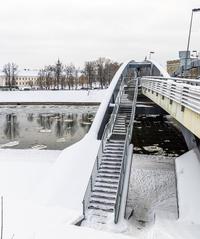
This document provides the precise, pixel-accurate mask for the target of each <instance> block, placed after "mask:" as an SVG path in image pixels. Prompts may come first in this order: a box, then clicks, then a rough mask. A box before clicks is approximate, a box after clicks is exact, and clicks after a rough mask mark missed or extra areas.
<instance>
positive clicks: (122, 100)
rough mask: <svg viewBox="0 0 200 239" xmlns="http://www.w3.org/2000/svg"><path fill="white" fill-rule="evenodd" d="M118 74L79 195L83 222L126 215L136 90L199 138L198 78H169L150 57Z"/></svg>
mask: <svg viewBox="0 0 200 239" xmlns="http://www.w3.org/2000/svg"><path fill="white" fill-rule="evenodd" d="M119 72H120V74H119V75H118V73H117V75H118V79H114V80H115V81H116V82H115V87H114V88H113V91H112V94H111V97H110V100H109V103H108V105H107V109H106V111H105V115H104V118H103V120H102V124H101V127H100V130H99V132H98V139H100V140H101V144H100V147H99V151H98V154H97V156H96V160H95V163H94V167H93V170H92V173H91V176H90V179H89V182H88V186H87V189H86V192H85V196H84V199H83V215H84V222H83V223H82V225H87V223H91V221H92V222H93V223H94V222H95V223H97V224H98V223H103V224H105V223H106V220H107V218H109V220H110V217H113V221H114V222H115V223H117V222H118V220H119V218H120V215H121V217H123V216H124V214H125V206H126V196H127V190H128V186H127V185H128V183H129V182H128V180H129V174H130V165H131V158H132V147H131V137H132V132H133V125H134V116H135V112H136V108H137V95H138V90H139V89H141V91H142V94H143V95H145V96H147V97H148V98H149V99H151V100H152V101H153V102H155V103H156V104H157V105H159V106H160V107H162V108H163V110H164V111H166V112H167V113H169V114H170V115H171V116H173V117H174V118H175V119H176V120H177V121H178V122H180V123H181V124H182V125H183V126H184V127H185V128H186V129H187V130H189V131H190V132H191V133H192V134H194V135H195V136H196V137H197V138H200V127H199V125H200V81H199V80H189V79H180V78H171V77H170V76H169V75H168V74H167V72H165V70H164V69H163V68H161V67H160V66H159V65H158V64H156V63H155V62H152V61H145V62H134V61H131V62H129V63H128V64H126V65H123V66H122V68H121V69H120V70H119ZM111 87H112V85H111ZM103 129H104V130H103ZM122 198H123V199H122Z"/></svg>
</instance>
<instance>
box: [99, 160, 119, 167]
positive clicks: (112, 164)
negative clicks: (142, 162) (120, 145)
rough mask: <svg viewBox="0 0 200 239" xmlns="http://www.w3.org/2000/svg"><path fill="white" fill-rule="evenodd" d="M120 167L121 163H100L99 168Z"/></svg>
mask: <svg viewBox="0 0 200 239" xmlns="http://www.w3.org/2000/svg"><path fill="white" fill-rule="evenodd" d="M121 165H122V161H103V162H101V166H100V167H109V166H113V167H121Z"/></svg>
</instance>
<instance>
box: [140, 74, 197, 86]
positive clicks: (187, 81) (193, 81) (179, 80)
mask: <svg viewBox="0 0 200 239" xmlns="http://www.w3.org/2000/svg"><path fill="white" fill-rule="evenodd" d="M142 79H156V80H172V81H174V82H176V83H185V84H189V85H194V86H200V80H199V79H185V78H178V77H160V76H145V77H142Z"/></svg>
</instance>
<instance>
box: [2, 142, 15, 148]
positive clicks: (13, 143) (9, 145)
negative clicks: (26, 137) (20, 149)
mask: <svg viewBox="0 0 200 239" xmlns="http://www.w3.org/2000/svg"><path fill="white" fill-rule="evenodd" d="M18 144H19V141H11V142H8V143H6V144H1V145H0V148H1V149H2V148H7V147H14V146H16V145H18Z"/></svg>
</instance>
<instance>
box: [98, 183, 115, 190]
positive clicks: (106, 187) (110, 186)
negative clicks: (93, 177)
mask: <svg viewBox="0 0 200 239" xmlns="http://www.w3.org/2000/svg"><path fill="white" fill-rule="evenodd" d="M94 187H95V188H96V187H97V188H98V187H104V188H105V189H109V190H110V189H113V190H114V189H116V190H117V185H116V184H112V183H104V182H102V181H101V182H98V181H96V182H95V184H94Z"/></svg>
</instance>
